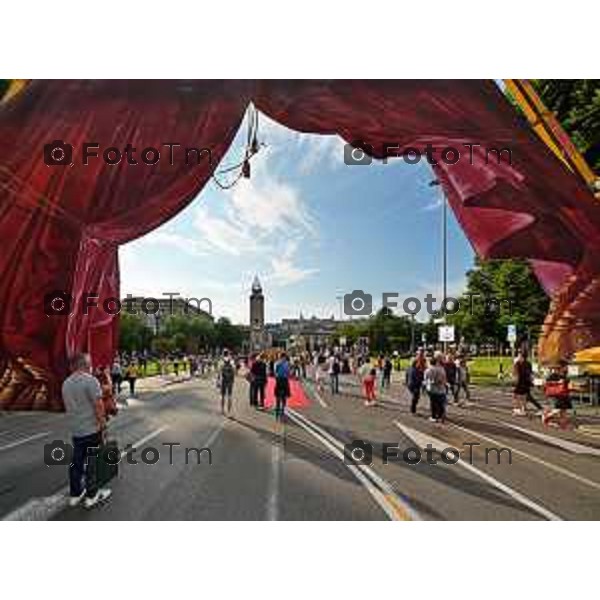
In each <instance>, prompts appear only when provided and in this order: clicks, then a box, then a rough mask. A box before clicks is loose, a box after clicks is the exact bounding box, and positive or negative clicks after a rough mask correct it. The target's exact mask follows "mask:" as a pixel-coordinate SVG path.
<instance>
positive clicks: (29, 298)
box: [0, 81, 249, 409]
mask: <svg viewBox="0 0 600 600" xmlns="http://www.w3.org/2000/svg"><path fill="white" fill-rule="evenodd" d="M248 99H249V95H248V84H247V83H245V82H219V81H211V82H210V83H208V84H207V83H205V82H201V81H190V82H188V81H34V82H32V83H31V84H30V85H29V86H28V88H27V89H26V90H25V92H24V93H23V94H21V95H20V96H18V97H16V98H14V99H13V100H11V101H10V102H8V103H6V104H5V105H3V106H1V107H0V239H1V240H2V252H1V253H0V298H1V303H0V332H1V333H0V361H1V364H0V369H1V370H0V377H1V378H2V379H1V380H0V409H9V408H15V409H22V408H43V409H60V408H61V407H62V403H61V401H60V394H59V388H58V386H59V383H60V381H61V380H62V378H63V377H64V375H65V373H66V360H67V356H68V355H69V354H70V353H72V352H74V351H76V350H91V351H92V353H93V359H94V362H95V364H96V365H98V364H101V363H105V364H107V363H108V362H109V361H110V359H111V356H112V352H113V344H114V341H115V340H116V337H115V333H116V323H117V321H116V320H115V319H111V318H110V316H109V315H106V314H105V313H103V312H102V311H99V310H96V311H90V314H89V315H87V316H86V315H83V314H82V311H81V310H80V309H79V307H78V306H77V305H78V302H79V300H80V299H81V294H83V293H84V292H98V293H99V295H100V300H99V301H100V302H101V301H102V300H103V299H105V298H107V297H111V296H117V297H118V296H119V281H118V265H117V248H118V245H119V244H121V243H124V242H126V241H129V240H132V239H134V238H136V237H138V236H140V235H143V234H144V233H146V232H148V231H150V230H152V229H154V228H155V227H157V226H158V225H160V224H161V223H163V222H165V221H166V220H168V219H169V218H171V217H172V216H174V215H175V214H177V212H178V211H180V210H181V209H182V208H183V207H184V206H185V205H186V204H187V203H188V202H189V201H191V200H192V199H193V198H194V197H195V196H196V195H197V193H198V192H199V191H200V190H201V189H202V187H203V186H204V184H205V183H206V181H207V180H208V178H209V177H210V175H211V174H212V171H213V169H214V168H215V166H216V165H217V163H218V162H219V160H220V159H221V157H222V156H223V154H224V153H225V152H226V150H227V148H228V147H229V144H230V143H231V140H232V139H233V136H234V135H235V133H236V131H237V129H238V127H239V124H240V122H241V119H242V117H243V114H244V111H245V108H246V106H247V103H248ZM57 139H62V140H64V141H65V142H68V143H70V144H72V145H73V146H74V153H76V152H77V151H78V149H80V148H81V146H82V143H83V142H98V143H99V144H100V148H101V149H103V148H107V147H110V146H115V147H117V148H124V147H125V145H126V144H127V143H131V144H132V146H134V147H136V148H137V150H138V153H139V152H140V151H141V150H142V149H143V148H145V147H148V146H152V147H155V148H161V149H162V144H163V143H166V142H176V143H179V144H181V145H182V147H198V148H203V147H207V148H210V149H211V151H212V164H209V161H208V160H204V161H202V162H201V164H200V165H193V166H186V165H185V161H184V160H183V159H180V160H174V161H173V163H174V164H173V165H171V164H169V162H170V161H166V160H164V159H163V160H161V161H159V162H158V163H157V164H156V165H154V166H148V165H137V166H136V165H127V164H126V163H125V162H122V163H121V164H119V165H115V166H110V165H107V164H105V163H104V162H103V161H101V160H99V159H92V161H91V162H90V165H88V166H84V165H82V164H81V161H80V160H75V164H74V165H73V166H72V167H67V166H65V167H60V166H54V167H48V166H46V164H45V163H44V161H43V146H44V144H47V143H49V142H51V141H53V140H57ZM177 150H178V149H177V148H175V150H174V152H175V153H176V152H177ZM137 157H138V160H139V154H138V155H137ZM175 157H177V154H175V156H174V158H175ZM55 290H64V291H66V292H68V293H70V294H72V296H73V300H74V304H75V306H76V307H77V308H76V309H75V311H74V312H73V314H71V315H70V316H68V317H58V316H54V317H48V316H46V314H45V312H44V306H43V300H44V296H45V295H46V294H49V293H50V292H53V291H55Z"/></svg>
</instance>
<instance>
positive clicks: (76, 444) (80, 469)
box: [69, 432, 102, 498]
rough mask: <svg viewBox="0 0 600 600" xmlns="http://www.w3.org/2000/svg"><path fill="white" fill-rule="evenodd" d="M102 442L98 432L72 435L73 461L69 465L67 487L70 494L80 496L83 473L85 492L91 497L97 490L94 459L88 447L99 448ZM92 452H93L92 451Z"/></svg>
mask: <svg viewBox="0 0 600 600" xmlns="http://www.w3.org/2000/svg"><path fill="white" fill-rule="evenodd" d="M101 443H102V435H101V434H100V432H96V433H91V434H90V435H84V436H81V437H73V463H72V464H71V466H70V467H69V487H70V489H71V496H81V493H82V492H83V487H82V480H83V478H84V475H85V494H86V496H87V497H88V498H93V497H94V496H95V495H96V492H97V491H98V485H97V482H96V459H95V457H94V456H93V455H89V450H90V448H99V447H100V444H101ZM92 454H94V453H92Z"/></svg>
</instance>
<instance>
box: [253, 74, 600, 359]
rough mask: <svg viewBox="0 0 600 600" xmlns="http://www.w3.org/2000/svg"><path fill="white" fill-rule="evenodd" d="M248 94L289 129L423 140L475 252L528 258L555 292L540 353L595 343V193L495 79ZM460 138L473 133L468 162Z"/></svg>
mask: <svg viewBox="0 0 600 600" xmlns="http://www.w3.org/2000/svg"><path fill="white" fill-rule="evenodd" d="M255 101H256V104H257V107H258V108H259V109H260V110H262V111H263V112H265V113H266V114H267V115H269V116H270V117H272V118H274V119H276V120H277V121H280V122H281V123H283V124H284V125H287V126H288V127H291V128H292V129H296V130H299V131H304V132H311V133H321V134H333V133H337V134H339V135H340V136H341V137H342V138H344V139H345V140H346V141H347V142H351V141H354V140H362V141H364V142H367V143H368V144H370V145H371V146H373V155H374V156H378V157H383V156H384V155H385V151H384V149H383V144H385V143H392V144H394V143H397V144H399V145H400V148H401V150H402V149H405V148H408V147H415V148H424V147H425V146H426V145H427V144H428V143H430V144H431V145H432V146H433V147H435V148H437V149H438V154H437V157H438V158H437V160H438V161H439V164H438V165H437V166H435V167H434V169H435V172H436V175H437V177H438V178H439V179H440V180H441V183H442V185H443V187H444V191H445V193H446V194H447V196H448V198H449V201H450V204H451V206H452V208H453V210H454V212H455V214H456V216H457V218H458V220H459V222H460V224H461V225H462V227H463V228H464V230H465V232H466V234H467V236H468V238H469V239H470V241H471V243H472V244H473V246H474V247H475V249H476V251H477V252H478V254H479V255H480V256H482V257H489V258H508V257H523V258H527V259H530V260H531V262H532V264H533V266H534V269H535V271H536V273H537V275H538V277H539V278H540V280H541V282H542V284H543V285H544V286H545V287H546V289H547V291H548V292H549V293H554V299H555V302H554V305H553V310H552V311H551V313H550V314H549V316H548V318H547V319H546V323H545V329H544V340H543V344H542V346H541V352H542V355H543V357H544V358H547V359H552V358H555V357H556V356H558V355H563V356H564V355H565V354H568V353H570V352H572V351H573V350H574V349H576V348H580V347H581V346H582V345H589V344H592V343H600V317H599V315H600V277H599V272H600V203H599V202H598V201H597V200H595V199H594V197H593V195H592V194H591V193H590V192H589V191H588V190H587V189H586V188H585V186H584V185H583V184H582V183H581V182H580V181H579V180H578V179H577V178H576V177H575V176H574V175H573V174H572V173H571V172H570V171H568V169H567V168H566V167H565V166H564V165H563V164H562V162H561V161H559V160H558V159H557V158H556V157H555V156H554V155H553V154H552V153H551V152H550V150H548V149H547V148H546V146H545V145H544V144H543V143H542V142H541V141H540V140H539V139H538V138H537V136H536V135H535V134H534V133H533V132H532V131H531V129H530V127H529V125H528V124H527V123H526V122H525V120H524V119H522V118H521V117H520V116H519V115H518V114H517V112H516V111H515V110H514V108H513V107H512V106H510V104H509V103H508V101H507V100H506V99H505V98H504V96H503V95H502V93H501V92H500V91H499V90H498V88H497V87H496V85H495V84H494V83H493V82H492V81H456V80H450V81H443V80H436V81H420V80H419V81H405V80H403V81H339V80H336V81H296V82H291V83H290V82H277V81H276V82H261V84H260V87H259V90H258V92H257V94H256V95H255ZM464 144H480V146H479V147H473V148H472V149H473V160H472V161H471V160H470V155H469V148H468V147H465V146H464ZM446 146H453V147H456V148H459V149H463V155H462V157H461V159H460V160H459V162H457V163H456V164H454V165H448V164H445V163H443V162H442V161H441V160H440V158H439V156H440V155H439V151H440V150H441V149H442V148H444V147H446ZM504 147H507V148H510V149H511V152H512V165H509V164H507V163H506V162H503V163H501V164H498V163H497V162H496V161H495V159H494V154H490V155H488V160H487V162H486V149H490V148H504ZM504 156H505V157H506V155H504ZM471 162H472V164H471Z"/></svg>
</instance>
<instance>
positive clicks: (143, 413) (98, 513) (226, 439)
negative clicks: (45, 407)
mask: <svg viewBox="0 0 600 600" xmlns="http://www.w3.org/2000/svg"><path fill="white" fill-rule="evenodd" d="M304 390H305V393H306V397H303V398H301V399H300V400H301V401H298V402H294V403H293V404H294V405H295V408H292V409H291V410H290V411H289V416H288V419H287V420H286V422H285V423H283V424H280V423H277V422H276V421H275V419H274V417H273V415H272V413H271V412H266V411H265V412H261V411H256V410H254V409H253V408H251V407H249V406H248V389H247V384H246V383H245V381H244V380H243V379H241V378H238V379H237V380H236V385H235V393H234V395H235V402H234V410H233V415H232V417H231V418H224V417H223V416H222V415H221V414H220V407H219V400H218V398H217V394H216V389H215V387H214V384H213V380H212V378H210V379H206V380H193V381H189V382H183V383H177V384H174V385H170V386H168V387H165V388H159V389H155V390H149V391H145V392H142V393H141V394H140V396H139V398H138V399H137V400H132V401H130V403H129V406H128V407H124V408H123V409H122V410H121V411H120V413H119V415H118V416H117V417H116V418H115V419H114V420H113V422H112V423H111V426H110V437H113V438H115V439H117V441H118V442H119V445H120V447H121V448H124V447H125V446H126V445H127V444H131V445H132V446H133V447H135V448H136V451H135V453H134V454H133V458H134V459H135V460H137V461H138V464H129V463H128V462H126V460H125V458H124V459H123V461H122V462H121V465H120V474H119V477H118V478H117V479H116V480H114V481H113V482H112V483H111V487H112V489H113V496H112V498H111V499H110V500H109V501H107V503H106V504H104V505H102V506H100V507H98V508H95V509H93V510H89V511H86V510H85V509H84V508H81V507H80V508H68V507H67V506H66V491H67V490H66V482H67V470H66V467H65V466H46V465H45V464H44V451H43V448H44V444H47V443H49V442H51V441H52V440H55V439H65V440H66V439H68V437H67V430H66V420H65V417H64V415H55V414H39V413H22V414H10V415H7V414H3V415H2V416H0V518H5V519H59V520H88V519H92V520H102V519H108V520H121V519H150V520H152V519H159V520H190V519H195V520H203V519H210V520H323V519H324V520H381V519H397V520H416V519H426V520H431V519H434V520H437V519H439V520H448V519H450V520H465V519H466V520H473V519H476V520H536V519H567V520H578V519H599V518H600V438H595V437H592V436H588V435H582V434H579V433H575V432H561V431H557V430H554V429H551V430H549V429H544V428H542V427H541V425H540V424H539V423H538V421H536V420H533V419H526V418H514V417H511V415H510V403H509V399H508V398H507V397H505V396H503V395H502V394H499V393H498V392H492V391H489V392H487V391H485V392H483V393H482V392H481V391H479V392H478V394H477V396H478V401H477V402H476V403H474V404H473V405H470V406H468V407H467V408H464V409H463V408H458V407H455V406H451V407H450V408H449V416H450V420H449V422H448V423H447V424H444V425H441V424H435V423H430V422H429V421H428V420H427V416H428V412H427V404H428V403H427V402H426V401H425V399H422V400H421V406H420V407H419V413H420V414H419V415H417V416H413V415H411V414H410V413H409V411H408V397H407V395H406V392H405V390H404V389H403V387H402V386H401V385H400V384H399V383H394V384H393V386H392V389H391V390H389V391H388V392H386V393H385V394H384V396H383V397H382V402H381V403H380V404H379V405H378V406H377V407H373V408H368V407H365V406H364V405H363V402H362V399H361V398H360V389H359V387H358V385H357V383H356V382H355V381H354V379H353V378H352V377H350V376H346V377H344V378H342V385H341V390H340V391H341V393H340V394H339V395H334V396H332V395H331V394H330V393H329V392H328V391H323V392H322V393H318V392H317V391H316V390H315V387H314V385H313V383H312V382H310V381H308V382H306V383H305V385H304ZM355 440H362V441H363V442H364V443H366V444H371V445H372V447H373V457H372V464H370V465H366V464H361V465H347V464H345V463H344V461H343V460H342V459H343V452H344V444H348V443H351V442H353V441H355ZM384 443H387V444H390V445H397V446H398V449H399V454H400V455H402V451H403V450H405V449H406V448H408V447H416V448H418V449H419V450H420V451H421V454H422V457H421V458H422V460H421V462H420V463H419V464H414V465H411V464H408V463H407V462H406V461H403V460H396V461H391V462H390V463H389V464H383V460H382V456H383V451H382V445H383V444H384ZM429 443H430V444H432V446H433V447H434V448H435V449H436V451H435V452H433V451H432V452H430V454H429V457H428V456H427V454H426V452H425V448H426V446H427V444H429ZM465 443H471V444H480V445H479V446H473V451H472V456H470V451H469V447H468V446H465V445H464V444H465ZM165 444H180V445H179V446H172V455H170V450H169V447H168V446H166V445H165ZM447 447H448V448H450V447H453V448H456V449H458V450H459V451H460V452H461V454H460V460H459V461H458V462H456V464H444V463H443V462H442V455H441V454H440V452H441V451H442V450H443V449H444V448H447ZM152 448H154V449H156V450H157V451H158V453H159V455H158V456H159V460H158V462H155V464H147V463H144V462H143V461H142V460H141V455H142V452H143V451H144V450H147V453H146V456H145V457H146V459H150V460H152V459H153V458H156V453H155V452H154V451H152V450H151V449H152ZM194 448H196V449H202V448H209V449H210V460H209V452H208V451H207V450H204V451H202V452H200V453H198V452H196V451H194V450H193V449H194ZM367 448H368V446H367ZM493 448H498V449H499V448H507V449H510V451H511V464H509V461H508V452H507V451H506V450H505V451H503V452H502V453H500V455H499V460H500V464H497V463H498V453H497V452H496V451H494V450H493ZM186 449H189V451H188V453H187V459H188V460H187V461H186ZM392 450H394V448H391V450H390V451H392ZM486 451H487V459H486ZM198 457H199V458H200V461H201V462H200V464H198ZM445 457H446V459H448V460H449V461H451V460H453V457H454V454H453V453H452V452H448V453H447V454H446V455H445ZM409 458H413V459H414V458H416V454H415V453H414V452H413V453H412V454H411V455H410V456H409ZM428 458H429V459H430V460H431V461H433V460H437V464H435V465H433V464H428V463H427V460H428Z"/></svg>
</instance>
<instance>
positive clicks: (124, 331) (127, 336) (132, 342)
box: [119, 312, 153, 352]
mask: <svg viewBox="0 0 600 600" xmlns="http://www.w3.org/2000/svg"><path fill="white" fill-rule="evenodd" d="M152 337H153V334H152V330H151V329H150V328H149V327H148V325H147V324H146V320H145V318H144V317H143V316H141V315H134V314H130V313H127V312H124V313H122V314H121V315H120V321H119V347H120V349H121V350H124V351H125V352H133V351H134V350H135V351H137V352H141V351H143V350H147V349H150V347H151V344H152Z"/></svg>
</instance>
